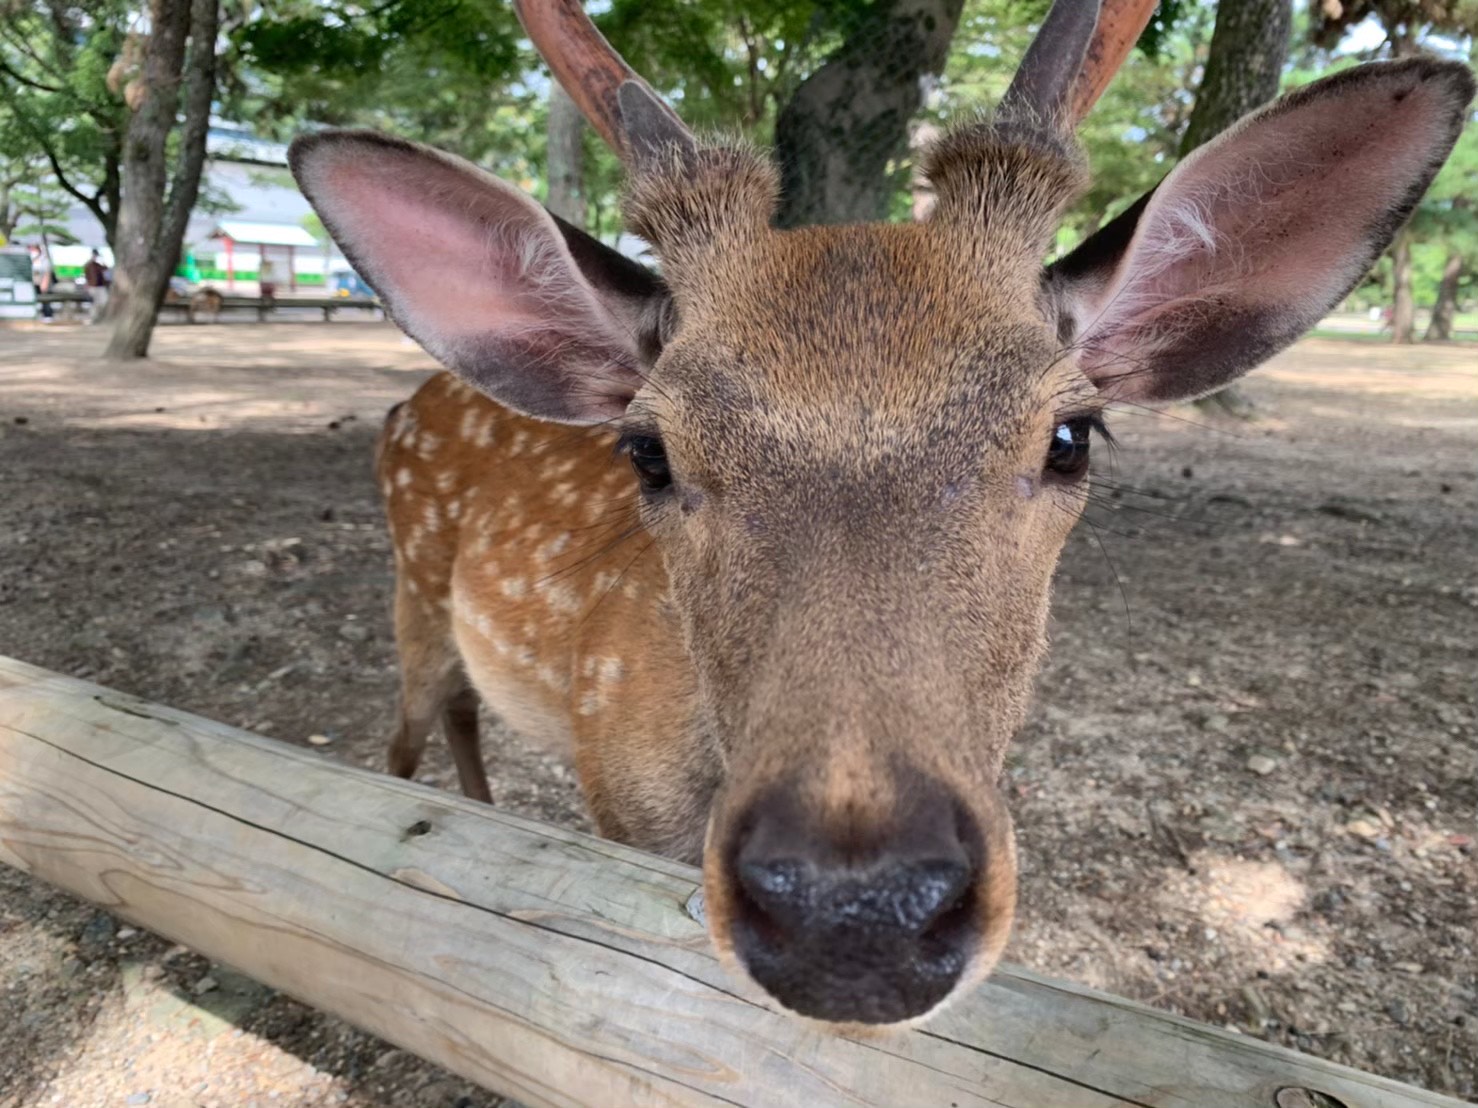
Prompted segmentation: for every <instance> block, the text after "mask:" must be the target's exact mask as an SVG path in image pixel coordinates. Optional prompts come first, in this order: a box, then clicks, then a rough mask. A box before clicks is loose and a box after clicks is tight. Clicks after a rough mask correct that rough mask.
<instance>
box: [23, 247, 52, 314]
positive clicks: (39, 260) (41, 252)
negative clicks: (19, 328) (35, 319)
mask: <svg viewBox="0 0 1478 1108" xmlns="http://www.w3.org/2000/svg"><path fill="white" fill-rule="evenodd" d="M28 249H29V250H30V251H31V283H32V284H33V285H35V286H36V295H37V296H41V295H43V294H45V293H48V292H50V291H51V286H52V283H53V276H54V275H53V273H52V269H51V255H50V254H49V253H47V251H46V247H45V246H42V245H40V244H38V243H34V242H33V243H31V245H30V246H29V247H28ZM41 322H42V323H55V322H56V317H55V315H54V314H53V309H52V307H51V305H50V304H42V305H41Z"/></svg>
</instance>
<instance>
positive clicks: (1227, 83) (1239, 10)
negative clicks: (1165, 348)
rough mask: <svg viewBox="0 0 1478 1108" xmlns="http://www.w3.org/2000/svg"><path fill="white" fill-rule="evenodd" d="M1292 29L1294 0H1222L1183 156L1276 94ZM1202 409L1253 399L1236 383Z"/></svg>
mask: <svg viewBox="0 0 1478 1108" xmlns="http://www.w3.org/2000/svg"><path fill="white" fill-rule="evenodd" d="M1292 31H1293V5H1292V3H1291V2H1290V0H1236V2H1232V0H1222V3H1220V4H1217V6H1216V27H1215V28H1214V29H1213V30H1212V32H1211V45H1210V47H1209V48H1208V50H1207V54H1206V68H1205V70H1204V71H1203V72H1202V74H1201V87H1200V88H1199V89H1197V90H1196V106H1195V108H1193V109H1192V111H1191V118H1190V121H1189V122H1188V123H1187V124H1186V129H1185V134H1184V135H1182V136H1181V140H1180V156H1181V157H1182V158H1184V157H1185V156H1186V155H1187V154H1189V153H1190V152H1191V151H1192V150H1194V149H1195V148H1196V147H1198V146H1200V145H1201V144H1202V143H1204V142H1207V141H1209V140H1210V139H1213V138H1215V137H1216V136H1217V135H1219V134H1221V132H1222V131H1224V130H1226V129H1227V128H1228V127H1230V126H1231V125H1232V124H1233V123H1235V122H1237V120H1239V119H1241V118H1242V117H1243V116H1244V115H1246V114H1247V113H1248V112H1250V111H1252V110H1253V109H1254V108H1257V107H1260V106H1261V105H1263V104H1266V103H1267V102H1268V101H1269V100H1271V99H1272V98H1273V97H1274V96H1277V95H1278V84H1279V81H1280V80H1281V79H1282V76H1283V64H1284V62H1286V61H1287V60H1288V42H1289V37H1290V35H1291V34H1292ZM1196 406H1197V407H1198V408H1200V409H1201V410H1202V411H1209V412H1217V413H1219V414H1222V415H1232V416H1236V417H1237V418H1238V419H1251V418H1252V416H1253V414H1254V410H1255V409H1254V405H1253V403H1252V401H1251V399H1250V398H1249V397H1248V396H1247V394H1246V393H1245V392H1243V391H1242V390H1241V389H1240V388H1238V387H1237V386H1236V385H1235V384H1233V385H1228V386H1227V387H1226V388H1224V389H1222V390H1220V391H1219V392H1214V393H1212V394H1211V395H1210V396H1206V397H1202V398H1201V399H1200V400H1198V401H1196Z"/></svg>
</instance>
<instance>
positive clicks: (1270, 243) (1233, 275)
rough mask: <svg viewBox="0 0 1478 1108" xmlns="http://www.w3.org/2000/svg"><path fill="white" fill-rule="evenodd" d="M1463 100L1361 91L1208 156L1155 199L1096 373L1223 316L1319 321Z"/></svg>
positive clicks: (1435, 85) (1252, 129) (1098, 345)
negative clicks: (1454, 107) (1453, 101)
mask: <svg viewBox="0 0 1478 1108" xmlns="http://www.w3.org/2000/svg"><path fill="white" fill-rule="evenodd" d="M1451 96H1452V93H1451V89H1450V88H1449V87H1447V86H1446V85H1445V84H1444V83H1443V82H1441V81H1436V80H1427V81H1424V80H1422V79H1421V77H1420V75H1419V74H1418V73H1415V72H1413V71H1412V70H1403V71H1399V72H1394V73H1385V74H1381V75H1377V76H1372V77H1371V79H1368V80H1364V81H1358V80H1351V81H1348V82H1346V83H1345V84H1344V85H1343V86H1342V87H1339V88H1337V89H1332V90H1330V91H1329V92H1327V93H1326V94H1324V95H1319V96H1314V97H1313V98H1311V99H1309V100H1307V101H1305V102H1303V103H1296V104H1293V105H1291V106H1289V107H1287V108H1285V109H1283V110H1280V111H1274V112H1273V113H1272V114H1269V115H1267V116H1263V117H1260V118H1257V119H1255V120H1253V121H1251V122H1250V123H1248V124H1245V125H1242V126H1240V127H1238V128H1236V129H1235V130H1233V131H1232V132H1229V133H1227V134H1225V135H1223V136H1222V137H1220V138H1218V139H1216V140H1215V141H1213V142H1212V143H1210V144H1208V145H1207V146H1204V147H1202V148H1201V149H1200V150H1198V151H1196V152H1195V153H1194V154H1193V155H1191V156H1190V157H1189V158H1188V159H1187V160H1186V161H1185V162H1183V163H1181V165H1180V166H1178V167H1177V168H1176V169H1175V171H1174V172H1173V173H1172V174H1171V175H1170V177H1169V178H1167V179H1166V181H1165V183H1164V184H1163V185H1161V187H1160V189H1159V190H1158V191H1157V192H1156V194H1155V196H1154V198H1153V199H1152V200H1151V201H1150V203H1149V205H1148V207H1147V208H1146V209H1145V212H1144V215H1143V216H1142V217H1141V218H1140V221H1139V227H1138V230H1137V231H1136V233H1135V237H1134V240H1133V242H1132V243H1131V245H1130V247H1129V250H1128V252H1127V254H1126V257H1125V259H1124V260H1123V262H1122V263H1121V264H1120V266H1119V268H1118V271H1117V273H1116V274H1115V278H1114V279H1113V280H1112V281H1111V282H1110V283H1109V285H1108V286H1107V288H1106V289H1105V290H1104V291H1103V293H1102V294H1101V296H1100V297H1099V298H1097V303H1096V305H1095V306H1094V308H1092V309H1090V310H1088V311H1087V312H1085V313H1084V314H1085V316H1086V318H1085V319H1084V323H1085V325H1086V329H1085V331H1084V336H1083V338H1084V346H1085V352H1084V357H1083V368H1084V371H1085V372H1087V373H1088V374H1089V375H1090V376H1095V377H1096V376H1098V375H1100V374H1106V375H1109V376H1112V375H1113V374H1115V373H1116V372H1119V370H1116V368H1115V367H1116V365H1118V364H1119V363H1120V362H1121V360H1122V359H1124V358H1126V357H1130V358H1133V357H1140V356H1142V355H1143V354H1145V353H1147V352H1149V351H1152V350H1153V349H1154V348H1155V347H1157V346H1160V345H1162V344H1164V343H1167V342H1171V343H1173V342H1174V340H1175V339H1176V338H1177V337H1179V336H1181V335H1184V334H1185V333H1186V332H1187V331H1191V330H1194V329H1195V328H1196V327H1197V326H1198V324H1199V323H1200V322H1201V321H1204V320H1206V319H1207V318H1208V317H1210V316H1211V315H1213V314H1218V315H1234V316H1240V317H1244V318H1245V317H1248V316H1251V315H1266V314H1268V313H1273V314H1277V315H1280V316H1283V317H1285V318H1288V319H1290V320H1292V319H1294V318H1298V319H1305V318H1307V317H1313V318H1307V322H1305V323H1302V324H1301V326H1300V329H1301V328H1302V326H1308V325H1309V324H1311V323H1312V322H1313V321H1314V319H1316V318H1317V316H1318V315H1319V314H1320V313H1322V312H1323V311H1325V310H1327V309H1328V308H1329V307H1330V306H1332V302H1333V301H1334V299H1335V298H1337V297H1338V296H1339V295H1340V294H1341V293H1342V292H1343V291H1344V290H1345V289H1346V288H1348V287H1349V285H1350V284H1351V283H1352V282H1353V281H1354V280H1356V279H1357V278H1358V277H1359V275H1360V273H1361V272H1363V270H1364V269H1365V268H1366V267H1367V266H1368V265H1369V264H1370V262H1371V261H1372V243H1373V242H1375V241H1376V240H1377V239H1379V240H1381V242H1384V240H1385V238H1386V236H1387V234H1388V233H1389V230H1390V229H1391V228H1390V226H1389V221H1390V220H1391V219H1392V218H1393V213H1395V212H1397V211H1398V210H1399V209H1400V208H1401V207H1402V204H1403V201H1404V200H1405V199H1406V197H1407V195H1408V193H1409V192H1410V191H1411V190H1412V189H1413V188H1414V187H1418V186H1419V185H1420V183H1423V182H1424V181H1425V180H1426V175H1425V171H1426V170H1427V168H1428V167H1429V166H1431V164H1432V161H1433V158H1434V157H1436V156H1440V150H1441V147H1442V144H1443V141H1444V140H1445V139H1446V137H1447V136H1448V134H1449V129H1450V108H1451V104H1450V100H1451ZM1211 329H1212V330H1215V327H1214V326H1213V327H1212V328H1211Z"/></svg>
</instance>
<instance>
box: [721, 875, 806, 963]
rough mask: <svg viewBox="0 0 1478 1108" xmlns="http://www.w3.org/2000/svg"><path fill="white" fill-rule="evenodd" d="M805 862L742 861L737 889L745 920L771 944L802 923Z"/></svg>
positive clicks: (778, 943) (782, 940)
mask: <svg viewBox="0 0 1478 1108" xmlns="http://www.w3.org/2000/svg"><path fill="white" fill-rule="evenodd" d="M803 869H804V865H803V863H801V862H796V861H778V862H741V863H740V864H739V866H738V870H737V873H738V878H739V893H740V897H741V900H742V903H741V907H742V908H743V909H744V915H745V922H746V923H747V924H748V925H749V927H750V929H751V930H752V931H753V933H754V936H755V938H757V939H758V940H760V941H761V942H763V943H765V944H766V945H768V946H770V947H772V948H777V949H778V948H779V947H782V946H784V945H785V938H786V934H787V932H789V931H791V930H793V929H795V928H796V927H798V926H801V925H802V924H803V922H804V921H803V918H802V916H803V912H804V907H803V902H804V901H805V900H806V897H805V896H804V895H803V887H804V884H805V879H804V874H803V872H802V871H803Z"/></svg>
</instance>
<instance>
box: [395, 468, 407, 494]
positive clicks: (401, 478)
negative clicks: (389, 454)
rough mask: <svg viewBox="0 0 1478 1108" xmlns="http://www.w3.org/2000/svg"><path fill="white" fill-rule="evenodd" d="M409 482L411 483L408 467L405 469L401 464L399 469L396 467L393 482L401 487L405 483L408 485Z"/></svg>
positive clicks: (403, 486)
mask: <svg viewBox="0 0 1478 1108" xmlns="http://www.w3.org/2000/svg"><path fill="white" fill-rule="evenodd" d="M410 483H411V471H410V470H409V469H407V468H406V467H405V466H401V467H400V469H398V470H397V471H396V473H395V484H396V485H397V486H398V487H400V488H402V489H403V488H405V487H406V486H407V485H409V484H410Z"/></svg>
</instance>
